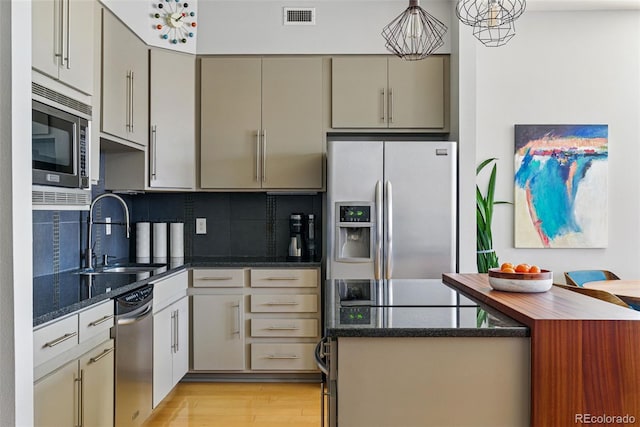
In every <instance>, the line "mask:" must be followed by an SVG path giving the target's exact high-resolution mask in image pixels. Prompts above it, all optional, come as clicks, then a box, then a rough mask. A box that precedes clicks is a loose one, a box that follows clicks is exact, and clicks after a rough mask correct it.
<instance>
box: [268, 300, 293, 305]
mask: <svg viewBox="0 0 640 427" xmlns="http://www.w3.org/2000/svg"><path fill="white" fill-rule="evenodd" d="M265 304H266V305H299V304H300V303H299V302H295V301H282V302H280V301H269V302H266V303H265Z"/></svg>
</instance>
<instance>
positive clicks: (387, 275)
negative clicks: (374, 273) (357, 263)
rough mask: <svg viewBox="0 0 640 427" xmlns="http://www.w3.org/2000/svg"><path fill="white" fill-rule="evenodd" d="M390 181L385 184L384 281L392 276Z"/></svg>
mask: <svg viewBox="0 0 640 427" xmlns="http://www.w3.org/2000/svg"><path fill="white" fill-rule="evenodd" d="M392 192H393V191H392V188H391V181H387V182H386V183H385V198H384V200H385V215H384V217H385V222H386V228H387V239H386V240H387V241H386V243H387V253H386V259H385V279H391V277H392V274H393V195H392Z"/></svg>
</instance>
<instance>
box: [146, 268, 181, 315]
mask: <svg viewBox="0 0 640 427" xmlns="http://www.w3.org/2000/svg"><path fill="white" fill-rule="evenodd" d="M188 287H189V273H188V272H187V271H186V270H185V271H183V272H181V273H178V274H176V275H175V276H170V277H167V278H164V279H160V280H158V281H157V282H154V286H153V312H154V313H157V312H158V311H160V310H162V309H163V308H164V307H166V306H168V305H169V304H171V303H173V302H174V301H177V300H178V299H180V297H182V296H184V295H186V293H187V288H188Z"/></svg>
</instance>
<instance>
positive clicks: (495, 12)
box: [487, 0, 502, 27]
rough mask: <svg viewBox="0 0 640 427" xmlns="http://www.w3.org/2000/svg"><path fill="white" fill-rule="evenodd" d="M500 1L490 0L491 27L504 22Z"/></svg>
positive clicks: (489, 22) (489, 21) (489, 23)
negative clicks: (501, 15) (501, 16)
mask: <svg viewBox="0 0 640 427" xmlns="http://www.w3.org/2000/svg"><path fill="white" fill-rule="evenodd" d="M500 9H501V6H500V3H498V0H489V20H488V22H487V23H488V25H489V27H497V26H498V25H500V24H501V23H502V19H500Z"/></svg>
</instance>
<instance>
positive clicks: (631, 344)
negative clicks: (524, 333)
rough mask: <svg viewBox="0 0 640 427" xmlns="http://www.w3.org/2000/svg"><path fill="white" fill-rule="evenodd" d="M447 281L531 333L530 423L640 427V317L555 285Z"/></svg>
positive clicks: (475, 277) (459, 277)
mask: <svg viewBox="0 0 640 427" xmlns="http://www.w3.org/2000/svg"><path fill="white" fill-rule="evenodd" d="M442 279H443V282H444V283H446V284H448V285H449V286H451V287H453V288H455V289H457V290H459V291H460V292H462V293H465V294H468V295H469V296H471V297H472V298H474V299H476V300H478V301H480V302H482V303H484V304H486V305H488V306H490V307H493V308H495V309H496V310H498V311H500V312H502V313H504V314H506V315H508V316H509V317H511V318H513V319H515V320H517V321H519V322H521V323H523V324H524V325H526V326H528V327H529V328H530V333H531V425H532V426H540V427H548V426H556V427H557V426H575V425H586V424H597V425H627V426H628V425H640V312H638V311H634V310H631V309H627V308H624V307H620V306H617V305H614V304H610V303H607V302H604V301H600V300H597V299H595V298H591V297H588V296H585V295H581V294H578V293H575V292H571V291H569V290H566V289H562V288H559V287H556V286H553V287H552V288H551V290H549V291H548V292H543V293H510V292H501V291H495V290H493V289H492V288H491V286H490V285H489V281H488V277H487V275H486V274H454V273H446V274H443V276H442Z"/></svg>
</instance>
